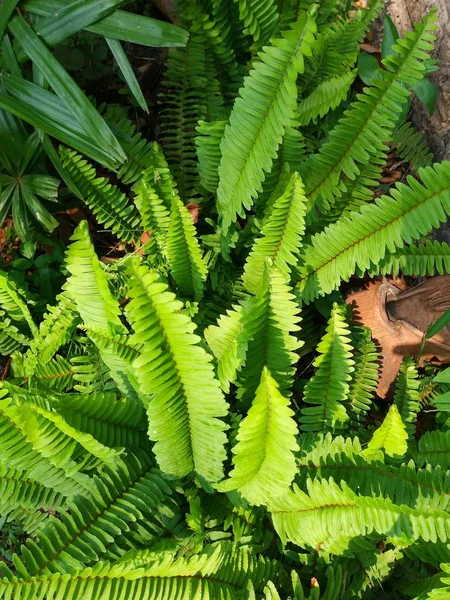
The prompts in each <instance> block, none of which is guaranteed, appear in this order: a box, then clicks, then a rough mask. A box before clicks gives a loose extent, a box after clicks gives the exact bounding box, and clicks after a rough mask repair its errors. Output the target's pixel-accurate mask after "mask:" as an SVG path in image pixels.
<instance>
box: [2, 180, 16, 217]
mask: <svg viewBox="0 0 450 600" xmlns="http://www.w3.org/2000/svg"><path fill="white" fill-rule="evenodd" d="M15 188H16V184H14V183H11V184H10V185H8V186H7V187H6V188H3V189H2V191H1V194H0V226H1V225H3V221H4V220H5V219H6V217H7V216H8V215H9V213H10V211H11V195H12V193H13V192H14V189H15Z"/></svg>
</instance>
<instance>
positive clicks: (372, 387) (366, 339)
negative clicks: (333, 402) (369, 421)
mask: <svg viewBox="0 0 450 600" xmlns="http://www.w3.org/2000/svg"><path fill="white" fill-rule="evenodd" d="M352 342H353V346H354V348H355V354H354V356H353V359H354V362H355V368H354V371H353V373H352V378H351V381H350V389H349V392H348V409H349V413H350V415H351V417H352V419H353V420H354V422H355V423H356V424H357V425H362V424H363V423H364V421H365V418H366V415H367V413H368V412H369V409H370V407H371V405H372V401H373V398H374V395H375V391H376V389H377V382H378V371H379V365H378V352H377V348H376V345H375V343H374V342H373V341H372V335H371V332H370V329H366V328H365V327H364V328H363V327H353V328H352Z"/></svg>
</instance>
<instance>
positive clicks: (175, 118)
mask: <svg viewBox="0 0 450 600" xmlns="http://www.w3.org/2000/svg"><path fill="white" fill-rule="evenodd" d="M205 61H206V58H205V45H204V44H203V42H202V41H201V40H199V38H198V35H197V36H196V35H194V36H191V37H190V39H189V41H188V42H187V44H186V46H185V47H184V48H175V49H171V50H170V51H169V58H168V61H167V63H166V72H165V75H164V80H163V82H162V85H163V87H164V89H165V92H164V94H161V95H160V104H161V105H162V110H161V111H160V118H161V134H160V140H161V145H162V147H163V149H164V153H165V155H166V157H167V161H168V163H169V165H170V169H171V171H172V173H173V176H174V178H175V181H176V182H177V186H178V190H179V193H180V197H181V199H182V200H183V201H184V200H187V198H189V196H190V194H191V191H192V190H194V189H195V183H196V181H197V155H196V150H195V137H196V131H195V128H196V126H197V124H198V121H199V120H202V119H205V118H206V99H207V80H206V71H205V65H206V62H205Z"/></svg>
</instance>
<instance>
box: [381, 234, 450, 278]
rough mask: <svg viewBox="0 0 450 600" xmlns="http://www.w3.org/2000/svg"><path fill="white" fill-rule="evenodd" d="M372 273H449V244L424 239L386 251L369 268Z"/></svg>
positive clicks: (423, 274)
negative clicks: (390, 251)
mask: <svg viewBox="0 0 450 600" xmlns="http://www.w3.org/2000/svg"><path fill="white" fill-rule="evenodd" d="M369 273H370V276H374V275H388V274H392V275H399V274H400V273H403V274H404V275H416V276H417V277H424V276H427V275H430V276H433V275H444V274H446V273H450V246H449V245H448V244H446V243H445V242H442V243H441V242H433V241H431V240H426V241H425V243H424V244H420V245H418V246H406V247H405V248H399V249H398V250H396V251H395V252H393V253H388V254H387V255H386V256H385V258H384V259H382V260H381V261H380V262H379V263H378V265H376V266H372V267H371V268H370V269H369Z"/></svg>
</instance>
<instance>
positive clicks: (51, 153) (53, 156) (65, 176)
mask: <svg viewBox="0 0 450 600" xmlns="http://www.w3.org/2000/svg"><path fill="white" fill-rule="evenodd" d="M42 145H43V147H44V150H45V152H46V154H47V156H48V157H49V159H50V161H51V162H52V164H53V166H54V167H55V169H56V170H57V172H58V175H59V176H60V177H61V179H62V180H63V181H64V183H65V184H66V185H67V187H68V188H69V190H70V191H71V192H72V194H73V195H74V196H76V197H77V198H79V199H80V200H83V196H82V194H81V192H80V190H79V189H78V187H77V186H76V184H75V182H74V181H73V179H72V177H71V176H70V175H69V173H68V172H67V170H66V169H65V168H64V165H63V164H62V162H61V159H60V158H59V156H58V153H57V152H56V150H55V149H54V148H53V144H52V143H51V141H50V139H49V137H48V136H47V135H45V134H43V136H42Z"/></svg>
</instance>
